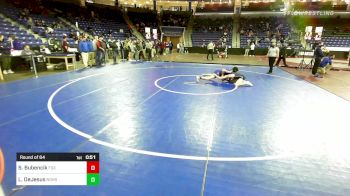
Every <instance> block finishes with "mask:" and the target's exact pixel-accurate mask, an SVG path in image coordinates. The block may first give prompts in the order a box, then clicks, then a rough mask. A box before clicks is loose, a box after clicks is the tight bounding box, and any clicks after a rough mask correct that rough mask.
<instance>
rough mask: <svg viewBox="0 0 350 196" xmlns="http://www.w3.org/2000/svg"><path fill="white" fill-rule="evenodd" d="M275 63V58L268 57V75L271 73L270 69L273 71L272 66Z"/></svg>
mask: <svg viewBox="0 0 350 196" xmlns="http://www.w3.org/2000/svg"><path fill="white" fill-rule="evenodd" d="M275 61H276V57H269V67H270V69H269V73H272V69H273V64H275Z"/></svg>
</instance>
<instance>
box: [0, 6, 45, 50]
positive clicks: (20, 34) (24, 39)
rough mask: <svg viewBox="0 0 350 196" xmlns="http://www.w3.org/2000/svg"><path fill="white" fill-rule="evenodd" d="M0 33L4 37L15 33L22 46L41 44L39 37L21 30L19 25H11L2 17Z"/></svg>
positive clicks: (0, 19)
mask: <svg viewBox="0 0 350 196" xmlns="http://www.w3.org/2000/svg"><path fill="white" fill-rule="evenodd" d="M1 11H2V9H1ZM0 35H4V37H5V39H7V37H9V36H11V35H15V36H16V37H17V39H18V40H19V41H20V42H21V44H22V45H23V46H24V45H29V46H31V47H34V46H39V45H42V44H43V43H42V40H41V39H36V38H35V37H34V36H33V35H31V34H29V33H27V31H25V30H21V29H20V28H19V27H17V26H15V25H12V24H11V23H10V22H7V21H5V20H4V19H2V18H0Z"/></svg>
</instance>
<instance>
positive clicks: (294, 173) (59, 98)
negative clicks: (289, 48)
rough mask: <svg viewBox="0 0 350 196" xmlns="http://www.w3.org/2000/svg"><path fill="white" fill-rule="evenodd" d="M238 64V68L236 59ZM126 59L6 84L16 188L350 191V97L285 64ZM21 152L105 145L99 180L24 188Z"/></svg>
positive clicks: (1, 132) (1, 126)
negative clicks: (222, 73) (222, 76)
mask: <svg viewBox="0 0 350 196" xmlns="http://www.w3.org/2000/svg"><path fill="white" fill-rule="evenodd" d="M225 67H228V68H230V66H225ZM220 68H221V66H220V65H206V64H191V63H147V62H146V63H140V64H131V63H123V64H119V65H116V66H108V67H104V68H100V69H89V70H86V71H79V72H66V73H62V74H57V75H51V76H44V77H40V78H38V79H28V80H22V81H17V82H12V83H7V84H1V85H0V108H1V112H0V147H1V149H2V151H3V153H4V160H5V175H4V180H3V183H2V187H3V189H4V192H5V194H6V195H25V196H28V195H30V196H34V195H50V196H52V195H60V196H61V195H64V196H68V195H74V196H75V195H127V196H131V195H135V196H136V195H145V196H146V195H147V196H148V195H152V196H158V195H159V196H165V195H166V196H170V195H174V196H175V195H176V196H179V195H191V196H193V195H215V196H217V195H223V196H227V195H239V196H241V195H259V196H262V195H266V196H273V195H298V196H299V195H317V196H320V195H327V196H328V195H349V193H350V183H349V182H350V165H349V163H350V151H349V149H350V142H349V138H350V129H349V116H350V103H349V102H348V101H345V100H343V99H341V98H339V97H337V96H335V95H334V94H331V93H329V92H327V91H325V90H323V89H321V88H319V87H317V86H314V85H312V84H310V83H308V82H305V81H303V80H301V79H298V78H297V77H295V76H293V75H291V74H289V73H287V72H284V71H282V70H280V69H275V70H274V73H273V74H272V75H268V74H265V73H266V72H267V70H268V68H267V67H245V66H239V69H240V73H242V74H244V75H245V76H246V77H247V80H249V81H251V82H252V83H253V84H254V86H253V87H238V88H237V87H236V86H235V85H233V84H228V83H221V82H218V81H216V82H215V81H201V82H199V83H197V82H196V77H195V76H196V75H200V74H203V73H212V72H213V71H214V70H215V69H220ZM17 152H99V153H100V184H99V185H98V186H93V187H88V186H16V153H17Z"/></svg>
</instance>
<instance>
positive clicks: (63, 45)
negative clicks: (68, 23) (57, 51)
mask: <svg viewBox="0 0 350 196" xmlns="http://www.w3.org/2000/svg"><path fill="white" fill-rule="evenodd" d="M68 48H69V45H68V41H67V37H66V36H64V37H63V40H62V51H63V53H68Z"/></svg>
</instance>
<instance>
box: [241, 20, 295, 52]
mask: <svg viewBox="0 0 350 196" xmlns="http://www.w3.org/2000/svg"><path fill="white" fill-rule="evenodd" d="M266 23H269V28H267V26H266ZM277 27H278V28H279V33H280V35H278V36H277V35H276V37H275V39H277V40H279V39H280V38H282V37H283V38H284V39H292V38H291V36H290V35H291V27H290V25H289V24H288V22H287V21H286V20H285V19H283V18H253V19H244V18H242V19H241V28H240V29H241V30H244V31H245V32H246V31H249V30H252V32H253V35H251V36H249V35H247V34H246V33H243V34H241V36H240V46H241V48H245V47H246V46H247V44H248V40H250V41H254V40H257V41H258V44H257V48H267V47H269V46H270V45H271V40H272V37H268V36H267V31H270V33H271V34H276V28H277ZM294 45H299V44H298V43H294Z"/></svg>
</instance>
